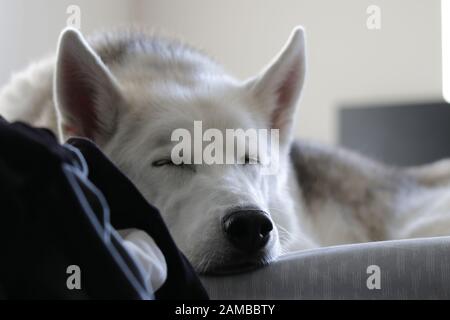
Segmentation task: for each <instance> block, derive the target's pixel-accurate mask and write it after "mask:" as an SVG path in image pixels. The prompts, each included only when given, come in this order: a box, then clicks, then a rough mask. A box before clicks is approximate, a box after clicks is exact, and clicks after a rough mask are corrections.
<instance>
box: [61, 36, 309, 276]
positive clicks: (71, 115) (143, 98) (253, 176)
mask: <svg viewBox="0 0 450 320" xmlns="http://www.w3.org/2000/svg"><path fill="white" fill-rule="evenodd" d="M166 49H167V50H169V49H168V48H166ZM166 49H161V48H159V49H157V50H156V51H155V50H153V51H152V52H151V53H148V52H147V53H146V52H145V51H139V52H138V51H136V52H134V53H130V54H129V55H128V56H124V57H122V58H121V59H119V60H118V61H115V62H110V63H108V64H107V65H106V64H105V63H104V62H103V61H102V59H101V58H100V56H99V55H97V54H96V53H95V52H94V50H93V49H92V48H91V47H90V46H89V45H88V44H87V42H86V41H84V40H83V38H82V36H81V34H80V33H78V32H77V31H75V30H67V31H65V32H64V33H63V35H62V38H61V41H60V47H59V53H58V60H57V68H56V75H55V97H56V105H57V110H58V115H59V117H58V118H59V125H60V131H61V132H60V133H61V136H62V137H63V138H64V137H67V136H71V135H77V136H85V137H88V138H91V139H92V140H94V141H95V142H97V143H98V144H99V145H100V146H101V147H102V149H103V150H104V151H105V153H106V154H108V155H109V156H110V157H111V158H112V160H113V161H114V162H115V163H116V164H117V165H118V166H119V167H120V168H121V169H122V170H123V171H124V172H125V173H126V174H127V175H128V176H129V177H130V178H131V180H132V181H133V182H134V183H135V184H136V185H137V187H138V188H139V189H140V191H141V192H142V193H143V195H144V196H145V197H146V198H147V199H148V200H149V202H151V203H152V204H154V205H155V206H156V207H158V208H159V209H160V211H161V214H162V215H163V218H164V220H165V222H166V223H167V225H168V227H169V229H170V231H171V234H172V236H173V237H174V239H175V241H176V243H177V244H178V246H179V247H180V249H181V250H182V251H183V252H184V253H185V254H186V255H187V257H188V258H189V259H190V261H191V262H192V264H193V265H194V266H195V268H196V269H197V270H198V271H199V272H204V273H225V272H233V271H241V270H245V269H248V268H254V267H256V266H259V265H262V264H265V263H267V262H269V261H271V260H272V259H274V258H275V257H276V256H278V255H279V254H280V253H281V252H282V250H283V248H284V247H285V246H286V244H287V242H289V241H290V240H291V239H290V238H289V232H288V231H287V230H292V229H293V226H294V224H295V223H296V221H295V220H293V219H294V217H295V212H294V210H293V203H292V200H291V198H290V195H289V186H288V181H287V178H288V167H289V145H290V142H291V136H292V127H293V119H294V113H295V109H296V104H297V100H298V98H299V95H300V92H301V89H302V86H303V82H304V75H305V43H304V32H303V30H302V29H301V28H297V29H295V30H294V32H293V34H292V36H291V38H290V40H289V42H288V43H287V45H286V46H285V48H284V49H283V50H282V52H281V53H280V55H279V56H278V57H277V58H276V59H274V61H273V62H272V63H271V64H269V66H268V67H267V68H266V69H264V70H263V72H262V73H261V74H260V75H258V76H257V77H255V78H252V79H250V80H248V81H245V82H240V81H237V80H235V79H234V78H232V77H230V76H228V75H226V74H225V73H224V72H223V71H222V70H221V69H220V67H218V66H217V65H216V64H215V63H213V62H211V61H210V60H209V59H207V58H205V57H203V56H202V55H200V54H199V53H197V52H195V51H192V50H190V49H183V48H178V49H170V50H175V51H170V50H169V51H165V50H166ZM195 121H197V122H195ZM194 122H195V123H194ZM196 124H197V126H196ZM198 124H200V125H201V132H199V128H198ZM180 129H182V132H184V133H188V134H190V135H191V136H190V138H189V140H190V141H189V142H192V143H191V144H187V148H188V150H186V148H185V149H183V150H182V152H181V153H179V154H180V155H181V156H182V157H183V158H184V159H185V160H186V159H187V160H188V161H181V162H177V161H175V160H174V158H173V155H174V154H175V153H176V152H175V153H174V149H175V148H177V147H179V146H180V141H181V140H179V141H178V140H177V139H179V138H180V137H179V136H178V138H176V139H175V141H174V139H173V138H174V133H176V132H179V130H180ZM208 129H209V130H208ZM227 129H243V131H244V132H245V131H247V130H248V129H256V130H259V131H258V132H264V129H276V130H278V137H279V140H278V141H277V142H279V146H278V148H274V147H273V145H274V143H272V144H271V147H270V148H256V149H252V148H249V147H248V145H247V146H243V149H241V150H244V151H243V153H242V154H240V155H239V152H237V153H236V148H238V146H239V143H243V140H239V141H237V140H235V141H236V147H231V148H227V142H226V141H223V146H224V147H223V148H222V147H220V148H216V150H215V151H214V152H211V145H212V144H210V143H212V142H214V143H216V142H218V141H217V140H218V139H219V138H220V136H222V137H224V139H226V137H227ZM261 129H263V130H261ZM177 130H178V131H177ZM207 132H209V133H207ZM269 132H270V131H269ZM245 141H248V140H245V139H244V142H245ZM184 142H187V141H184ZM208 145H209V148H210V150H209V151H210V153H209V154H210V155H214V156H217V155H219V154H220V155H223V156H224V157H225V158H226V157H227V156H228V155H229V154H230V153H232V155H231V156H230V158H229V159H234V160H235V162H232V163H229V164H218V163H220V157H218V158H215V159H216V160H217V161H216V162H212V163H211V162H209V163H205V161H201V162H200V163H199V162H198V161H196V160H194V161H192V163H190V161H189V159H191V158H192V159H194V158H195V157H196V156H199V158H200V159H202V160H204V158H203V157H202V155H204V153H205V152H206V149H207V148H208ZM184 146H185V147H186V144H185V145H184ZM274 152H275V153H277V154H276V156H275V157H274V154H273V153H274ZM225 158H223V159H225ZM269 158H270V159H271V160H272V165H273V164H275V168H278V170H277V172H273V173H272V174H267V172H264V165H263V163H266V160H267V159H269ZM224 162H226V161H224Z"/></svg>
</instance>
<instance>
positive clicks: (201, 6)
mask: <svg viewBox="0 0 450 320" xmlns="http://www.w3.org/2000/svg"><path fill="white" fill-rule="evenodd" d="M70 4H78V5H80V7H81V9H82V30H83V31H84V32H90V31H91V30H93V29H95V28H99V27H108V26H111V25H118V24H124V23H129V22H135V23H136V22H137V23H141V24H145V25H148V26H151V27H155V28H157V29H163V30H165V31H167V32H169V33H170V34H174V35H177V36H181V37H182V38H184V39H185V40H186V41H188V42H190V43H192V44H194V45H196V46H197V47H200V48H202V49H204V50H205V51H207V52H209V53H210V54H211V55H212V56H214V57H215V58H216V59H217V60H218V61H220V62H222V63H223V64H224V65H225V66H226V67H227V68H228V69H229V71H230V72H231V73H233V74H235V75H236V76H238V77H241V78H246V77H248V76H250V75H253V74H255V73H256V72H258V71H259V70H260V68H261V67H262V66H264V65H265V64H266V63H267V62H268V61H269V60H270V59H271V58H272V57H273V56H274V55H275V54H276V53H277V52H278V50H279V49H280V48H281V46H282V45H283V44H284V42H285V41H286V39H287V37H288V35H289V33H290V31H291V29H292V28H293V27H294V26H296V25H299V24H300V25H303V26H305V27H306V30H307V35H308V54H309V62H308V65H309V70H308V78H307V86H306V89H305V92H304V96H303V100H302V103H301V111H300V113H299V119H298V132H297V133H298V135H299V136H301V137H305V138H312V139H316V140H320V141H325V142H331V143H333V142H335V141H336V111H337V107H338V106H339V105H342V104H354V103H357V104H358V103H361V104H365V103H370V102H372V101H374V102H395V101H403V100H407V101H416V100H427V99H439V98H440V97H441V87H442V80H441V38H440V0H339V1H335V0H91V1H89V0H78V1H75V0H69V1H67V0H36V1H35V0H33V1H31V0H0V38H1V40H2V41H1V42H0V43H1V46H2V47H0V52H1V53H0V54H1V59H0V85H1V84H3V83H4V82H5V81H6V80H7V78H8V75H9V73H10V72H12V71H13V70H17V69H20V68H22V67H23V66H24V65H26V64H27V63H28V62H30V61H32V60H34V59H35V58H37V57H40V56H42V55H44V54H45V53H47V52H51V51H52V50H53V49H54V48H55V45H56V40H57V38H58V34H59V32H60V30H61V29H62V28H63V27H64V25H65V23H66V19H67V14H66V8H67V6H68V5H70ZM371 4H375V5H378V6H379V7H380V8H381V14H382V16H381V18H382V28H381V30H379V31H373V30H372V31H370V30H368V29H367V28H366V19H367V14H366V8H367V7H368V6H369V5H371Z"/></svg>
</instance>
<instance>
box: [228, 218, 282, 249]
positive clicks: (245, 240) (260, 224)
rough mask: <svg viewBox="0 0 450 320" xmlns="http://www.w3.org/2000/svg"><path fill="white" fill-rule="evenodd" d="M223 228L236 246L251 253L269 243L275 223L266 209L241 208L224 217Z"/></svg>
mask: <svg viewBox="0 0 450 320" xmlns="http://www.w3.org/2000/svg"><path fill="white" fill-rule="evenodd" d="M223 228H224V230H225V234H226V235H227V237H228V239H229V240H230V242H231V243H232V244H233V245H234V246H235V247H236V248H238V249H241V250H243V251H245V252H247V253H251V252H256V251H258V250H259V249H261V248H262V247H264V246H265V245H266V244H267V242H268V241H269V238H270V232H271V231H272V230H273V224H272V222H271V221H270V219H269V218H268V216H267V214H266V213H265V212H264V211H260V210H239V211H234V212H231V213H229V214H228V215H226V216H225V217H224V219H223Z"/></svg>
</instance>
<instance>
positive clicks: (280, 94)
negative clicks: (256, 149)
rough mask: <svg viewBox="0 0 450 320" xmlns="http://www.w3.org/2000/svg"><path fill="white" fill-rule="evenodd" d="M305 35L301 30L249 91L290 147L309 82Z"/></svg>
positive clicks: (285, 143)
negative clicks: (293, 130)
mask: <svg viewBox="0 0 450 320" xmlns="http://www.w3.org/2000/svg"><path fill="white" fill-rule="evenodd" d="M305 68H306V53H305V31H304V30H303V28H302V27H297V28H295V29H294V31H293V32H292V34H291V37H290V39H289V41H288V42H287V44H286V45H285V47H284V48H283V50H282V51H281V52H280V54H279V55H278V56H277V57H276V58H275V59H274V60H273V61H272V62H271V63H270V64H269V65H268V66H267V67H266V68H265V69H264V70H263V72H262V73H261V74H260V75H258V76H257V77H256V78H253V79H250V81H248V82H247V87H248V88H250V90H251V91H252V92H253V93H254V95H255V96H256V98H257V99H258V101H259V106H260V110H261V111H262V112H263V113H265V114H266V118H267V119H268V120H269V124H270V128H271V129H278V130H280V142H281V144H282V145H288V143H289V142H290V139H291V135H292V134H291V131H292V127H293V123H294V120H293V119H294V114H295V111H296V106H297V102H298V99H299V97H300V93H301V91H302V88H303V83H304V80H305Z"/></svg>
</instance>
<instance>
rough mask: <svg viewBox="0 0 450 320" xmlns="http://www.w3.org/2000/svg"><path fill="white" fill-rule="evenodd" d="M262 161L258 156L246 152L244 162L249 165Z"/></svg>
mask: <svg viewBox="0 0 450 320" xmlns="http://www.w3.org/2000/svg"><path fill="white" fill-rule="evenodd" d="M260 163H261V162H260V161H259V158H258V156H250V155H248V154H246V155H245V158H244V163H243V164H244V165H247V164H260Z"/></svg>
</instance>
